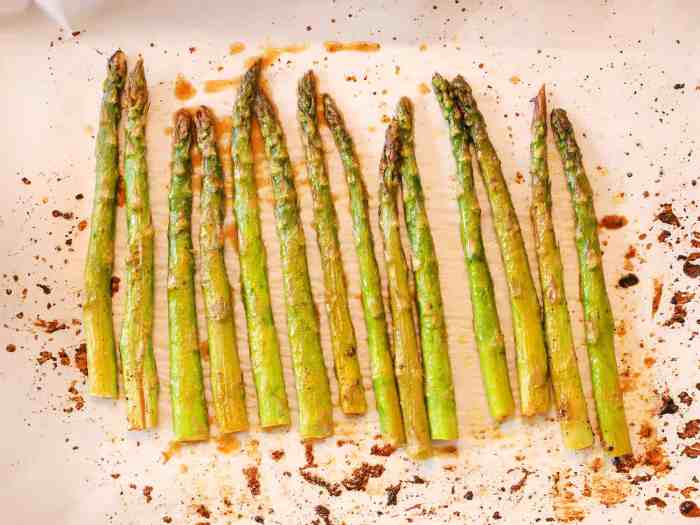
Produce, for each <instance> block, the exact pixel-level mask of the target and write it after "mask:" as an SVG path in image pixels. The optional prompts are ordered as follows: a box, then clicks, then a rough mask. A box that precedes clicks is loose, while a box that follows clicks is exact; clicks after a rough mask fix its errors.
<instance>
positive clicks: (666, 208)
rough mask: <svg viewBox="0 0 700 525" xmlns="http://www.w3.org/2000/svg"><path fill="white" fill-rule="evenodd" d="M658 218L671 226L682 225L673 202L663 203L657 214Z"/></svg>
mask: <svg viewBox="0 0 700 525" xmlns="http://www.w3.org/2000/svg"><path fill="white" fill-rule="evenodd" d="M656 218H657V219H658V220H660V221H661V222H663V223H664V224H670V225H671V226H680V225H681V223H680V221H679V220H678V217H676V214H675V213H673V206H672V205H671V204H662V205H661V211H660V212H659V213H658V214H657V215H656Z"/></svg>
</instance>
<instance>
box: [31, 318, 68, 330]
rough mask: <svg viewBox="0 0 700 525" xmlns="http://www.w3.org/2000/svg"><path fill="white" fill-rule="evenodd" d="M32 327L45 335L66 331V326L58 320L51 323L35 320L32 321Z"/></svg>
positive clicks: (39, 319)
mask: <svg viewBox="0 0 700 525" xmlns="http://www.w3.org/2000/svg"><path fill="white" fill-rule="evenodd" d="M34 326H36V327H37V328H40V329H41V330H42V331H43V332H46V333H47V334H52V333H54V332H58V331H59V330H66V329H68V325H67V324H66V323H64V322H62V321H59V320H58V319H53V320H51V321H46V320H45V319H41V318H37V319H36V320H35V321H34Z"/></svg>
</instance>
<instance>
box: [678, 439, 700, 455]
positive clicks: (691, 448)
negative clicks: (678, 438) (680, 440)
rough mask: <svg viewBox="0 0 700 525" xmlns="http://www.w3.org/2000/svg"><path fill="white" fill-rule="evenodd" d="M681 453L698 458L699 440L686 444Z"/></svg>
mask: <svg viewBox="0 0 700 525" xmlns="http://www.w3.org/2000/svg"><path fill="white" fill-rule="evenodd" d="M681 454H682V455H683V456H687V457H689V458H692V459H695V458H700V441H696V442H695V443H693V444H692V445H688V446H686V447H685V448H684V449H683V451H682V452H681Z"/></svg>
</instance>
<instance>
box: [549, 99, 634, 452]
mask: <svg viewBox="0 0 700 525" xmlns="http://www.w3.org/2000/svg"><path fill="white" fill-rule="evenodd" d="M551 120H552V129H553V131H554V137H555V142H556V144H557V147H558V149H559V154H560V156H561V159H562V163H563V164H564V174H565V175H566V179H567V182H568V186H569V193H570V194H571V202H572V204H573V207H574V215H575V217H576V250H577V252H578V265H579V278H580V291H581V299H582V302H583V316H584V322H585V328H586V346H587V349H588V360H589V364H590V369H591V380H592V383H593V397H594V398H595V404H596V412H597V413H598V422H599V425H600V430H601V434H602V440H603V445H604V447H605V450H606V451H607V452H608V453H609V454H610V455H611V456H623V455H626V454H629V453H631V452H632V446H631V444H630V436H629V431H628V429H627V420H626V418H625V407H624V403H623V399H622V391H621V390H620V381H619V378H618V374H617V363H616V362H615V342H614V330H615V324H614V321H613V316H612V310H611V308H610V300H609V299H608V294H607V291H606V289H605V276H604V274H603V258H602V253H601V251H600V241H599V239H598V221H597V219H596V213H595V207H594V206H593V190H592V189H591V184H590V182H589V181H588V177H587V176H586V171H585V170H584V168H583V161H582V158H581V151H580V150H579V147H578V144H576V137H575V135H574V130H573V127H572V126H571V122H569V119H568V117H567V115H566V112H565V111H564V110H562V109H555V110H554V111H552V116H551Z"/></svg>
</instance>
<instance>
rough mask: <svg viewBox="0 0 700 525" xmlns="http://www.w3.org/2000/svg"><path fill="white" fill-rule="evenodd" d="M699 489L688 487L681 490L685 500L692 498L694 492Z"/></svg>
mask: <svg viewBox="0 0 700 525" xmlns="http://www.w3.org/2000/svg"><path fill="white" fill-rule="evenodd" d="M697 491H698V489H697V488H696V487H692V486H688V487H685V488H684V489H682V490H681V494H682V495H683V497H684V498H690V496H691V495H692V494H693V492H697Z"/></svg>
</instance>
